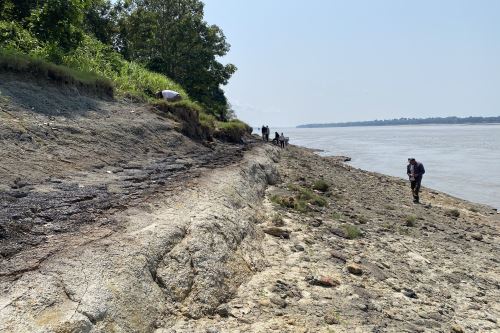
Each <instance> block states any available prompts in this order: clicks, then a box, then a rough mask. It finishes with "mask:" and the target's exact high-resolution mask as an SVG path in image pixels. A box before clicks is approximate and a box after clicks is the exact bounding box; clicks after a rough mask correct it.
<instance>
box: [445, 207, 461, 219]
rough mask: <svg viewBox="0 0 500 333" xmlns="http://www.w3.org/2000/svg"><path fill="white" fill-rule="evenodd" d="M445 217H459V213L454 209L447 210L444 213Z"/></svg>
mask: <svg viewBox="0 0 500 333" xmlns="http://www.w3.org/2000/svg"><path fill="white" fill-rule="evenodd" d="M445 214H446V215H447V216H450V217H455V218H457V217H459V216H460V211H459V210H458V209H456V208H454V209H448V210H447V211H446V213H445Z"/></svg>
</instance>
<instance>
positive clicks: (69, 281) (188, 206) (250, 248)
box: [0, 148, 278, 332]
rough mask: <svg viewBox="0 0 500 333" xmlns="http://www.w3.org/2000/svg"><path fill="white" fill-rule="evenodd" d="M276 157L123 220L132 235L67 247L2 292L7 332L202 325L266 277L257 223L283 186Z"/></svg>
mask: <svg viewBox="0 0 500 333" xmlns="http://www.w3.org/2000/svg"><path fill="white" fill-rule="evenodd" d="M274 154H275V151H274V149H273V148H267V149H264V148H256V149H255V150H254V151H253V152H252V153H249V154H248V155H247V156H246V157H245V158H244V160H243V161H242V162H240V163H239V164H238V165H235V166H231V167H227V168H223V169H220V170H215V171H213V172H210V173H209V174H208V175H207V176H205V177H202V178H199V179H198V180H194V181H192V182H190V183H188V184H187V186H186V189H185V190H183V191H179V192H178V193H176V195H175V196H169V197H165V198H162V199H161V200H160V199H159V200H157V201H154V202H151V203H148V204H144V205H142V206H141V207H137V208H131V209H128V210H125V211H123V212H120V213H118V214H117V215H116V216H114V219H116V220H118V221H120V222H121V224H122V225H124V226H125V227H124V230H123V231H120V232H116V233H108V232H106V231H103V230H99V229H98V230H93V231H91V232H90V233H89V234H85V233H83V234H81V235H79V236H78V237H67V239H65V244H66V249H65V250H64V251H61V252H60V253H58V254H56V255H53V256H52V257H50V258H49V259H47V260H46V261H45V262H43V264H41V265H40V266H39V267H37V268H36V269H35V270H33V271H31V272H26V273H24V274H22V276H20V277H19V278H18V279H17V280H15V281H3V282H2V283H1V287H0V288H1V289H0V290H1V291H2V294H1V298H0V331H2V332H4V331H5V332H152V331H153V330H154V329H155V328H157V327H161V326H169V325H171V324H172V323H171V322H170V321H171V320H172V318H175V317H177V316H183V317H188V318H200V317H202V316H204V315H208V314H213V313H214V312H215V310H216V308H217V306H219V305H220V304H221V303H224V302H227V301H228V300H229V299H230V298H231V296H232V295H234V293H235V292H236V290H237V288H238V286H239V285H240V284H241V283H243V282H244V281H247V280H248V278H249V277H250V276H251V275H252V274H253V272H255V271H258V270H260V269H263V268H264V266H265V264H264V261H265V254H264V253H263V252H262V249H261V248H260V246H259V243H260V240H261V238H262V234H260V235H259V234H258V233H257V232H256V224H255V215H256V209H258V207H259V205H260V203H261V199H262V196H263V194H264V190H265V188H266V185H267V184H268V183H275V182H276V181H277V177H278V176H277V173H276V169H275V168H274V167H273V164H274V162H273V161H272V159H275V158H276V157H275V156H274Z"/></svg>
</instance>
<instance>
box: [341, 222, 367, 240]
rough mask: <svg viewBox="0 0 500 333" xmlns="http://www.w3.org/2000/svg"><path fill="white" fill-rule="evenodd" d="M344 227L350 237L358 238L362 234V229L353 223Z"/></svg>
mask: <svg viewBox="0 0 500 333" xmlns="http://www.w3.org/2000/svg"><path fill="white" fill-rule="evenodd" d="M343 228H344V230H345V232H346V236H347V238H348V239H356V238H359V237H361V236H362V232H361V230H360V229H359V228H358V227H357V226H355V225H353V224H346V225H344V226H343Z"/></svg>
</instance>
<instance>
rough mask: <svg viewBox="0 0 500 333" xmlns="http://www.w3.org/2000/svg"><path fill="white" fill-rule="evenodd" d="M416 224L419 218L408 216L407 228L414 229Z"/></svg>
mask: <svg viewBox="0 0 500 333" xmlns="http://www.w3.org/2000/svg"><path fill="white" fill-rule="evenodd" d="M416 222H417V217H416V216H415V215H408V216H407V217H406V226H407V227H414V226H415V223H416Z"/></svg>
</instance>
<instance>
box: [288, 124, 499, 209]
mask: <svg viewBox="0 0 500 333" xmlns="http://www.w3.org/2000/svg"><path fill="white" fill-rule="evenodd" d="M286 133H287V135H289V136H290V138H292V139H291V143H293V144H296V145H299V146H305V147H308V148H316V149H322V150H323V152H321V153H320V155H322V156H331V155H345V156H350V157H352V161H351V162H350V163H349V164H350V165H352V166H355V167H357V168H361V169H364V170H368V171H373V172H379V173H382V174H387V175H391V176H395V177H401V178H406V164H407V160H406V159H407V158H408V157H415V158H416V159H417V160H418V161H421V162H422V163H423V164H424V165H425V169H426V170H427V172H426V174H425V176H424V180H423V184H424V185H425V186H428V187H430V188H433V189H437V190H439V191H442V192H445V193H449V194H451V195H453V196H456V197H459V198H462V199H465V200H468V201H471V202H479V203H483V204H486V205H490V206H493V207H495V208H497V209H500V179H499V178H498V177H496V165H497V164H500V155H499V154H498V152H497V150H498V146H499V145H500V126H499V125H473V126H463V125H415V126H386V127H350V128H345V127H344V128H323V129H287V130H286ZM409 138H411V140H410V139H409ZM454 166H455V167H454Z"/></svg>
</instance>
